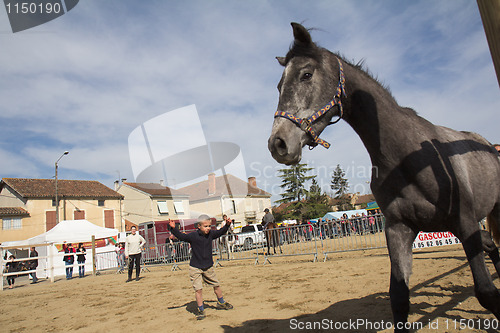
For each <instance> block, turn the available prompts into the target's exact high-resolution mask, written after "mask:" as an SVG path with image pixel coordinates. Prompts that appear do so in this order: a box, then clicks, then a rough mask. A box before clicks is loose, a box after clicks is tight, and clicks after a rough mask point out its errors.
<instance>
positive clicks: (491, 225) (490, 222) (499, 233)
mask: <svg viewBox="0 0 500 333" xmlns="http://www.w3.org/2000/svg"><path fill="white" fill-rule="evenodd" d="M498 222H499V221H498V220H497V219H496V217H495V216H494V215H493V214H492V213H490V214H488V216H487V217H486V225H487V228H488V231H489V232H490V234H491V237H492V238H493V240H494V241H495V243H496V244H500V229H499V226H498Z"/></svg>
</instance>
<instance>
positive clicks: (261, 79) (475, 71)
mask: <svg viewBox="0 0 500 333" xmlns="http://www.w3.org/2000/svg"><path fill="white" fill-rule="evenodd" d="M4 18H5V20H3V19H4ZM6 21H7V18H6V16H5V13H4V12H3V11H2V10H0V22H6ZM291 21H298V22H304V24H305V25H306V26H308V27H315V28H317V30H315V31H313V32H312V34H313V39H314V40H316V41H318V42H319V44H320V45H321V46H324V47H326V48H328V49H330V50H332V51H340V53H341V54H345V55H346V57H347V58H348V59H356V60H360V59H366V64H367V66H368V68H369V69H370V71H371V72H373V73H374V74H375V76H377V77H379V78H380V80H381V81H382V82H384V83H386V84H388V85H389V86H390V88H391V90H392V92H393V95H394V96H395V98H396V99H397V100H398V102H400V103H401V104H402V105H404V106H411V107H414V108H415V109H417V111H418V112H419V113H420V114H421V115H423V116H424V117H427V118H429V119H430V120H432V121H434V122H436V123H439V124H443V125H447V126H451V127H457V128H459V129H463V130H467V129H469V130H473V131H478V132H480V133H484V135H485V136H486V137H487V138H488V139H489V140H491V141H495V142H500V137H498V134H497V131H496V126H495V125H494V122H493V121H491V120H493V119H494V116H493V115H494V113H495V112H497V111H496V109H497V106H498V104H499V101H500V96H499V92H498V85H497V84H496V81H495V80H496V79H495V76H494V71H493V67H492V64H491V58H490V56H489V51H488V49H487V44H486V39H485V37H484V31H483V30H482V26H481V24H480V19H479V13H478V11H477V8H476V4H475V2H470V1H465V0H463V1H446V2H445V1H441V2H431V1H414V2H402V1H396V0H394V1H384V2H373V1H368V0H356V1H349V2H347V1H340V0H339V1H331V0H325V1H316V2H304V1H286V2H276V1H264V0H262V1H251V2H234V1H227V0H215V1H210V2H207V1H195V0H188V1H183V2H177V1H165V2H148V3H145V2H141V1H128V2H122V1H111V0H110V1H106V2H101V1H83V2H82V1H80V3H79V4H78V5H77V6H76V7H75V8H74V9H73V10H72V11H71V12H69V13H68V14H66V15H63V16H62V17H61V18H58V19H56V20H54V21H52V22H50V23H47V24H45V25H42V26H39V27H37V28H34V29H32V30H28V31H25V32H21V33H17V34H10V33H3V34H0V44H1V45H2V52H1V53H0V75H1V77H2V81H0V100H2V105H1V106H0V135H1V138H2V141H3V142H7V141H8V140H11V138H12V135H14V133H15V135H16V143H15V144H12V145H11V146H5V145H4V146H3V147H4V149H3V150H2V151H0V154H2V156H6V157H8V162H6V163H3V165H2V171H3V174H2V176H3V177H5V176H10V177H17V176H23V175H28V174H32V175H33V176H36V177H38V176H39V175H44V174H51V173H52V168H53V165H52V164H53V159H54V157H55V158H57V157H58V156H59V155H58V154H59V153H60V151H64V150H66V149H68V150H71V153H70V156H67V157H65V161H64V164H65V168H66V169H65V172H68V174H67V175H69V176H72V177H75V178H77V177H84V178H89V177H95V178H96V179H97V180H101V181H104V182H107V183H106V184H107V185H111V183H112V180H113V178H117V177H118V175H117V172H116V170H119V171H120V174H121V175H120V176H121V177H128V178H129V179H132V173H131V168H130V162H129V159H128V149H127V138H128V135H129V134H130V132H131V131H132V130H133V129H134V128H136V127H137V126H139V125H140V124H142V123H144V122H145V121H147V120H149V119H151V118H153V117H155V116H158V115H161V114H163V113H165V112H167V111H170V110H174V109H176V108H179V107H183V106H186V105H190V104H193V103H194V104H196V106H197V109H198V112H199V115H200V119H201V123H202V126H203V129H204V131H205V136H206V138H207V140H208V141H229V142H234V143H236V144H238V145H239V146H240V147H241V149H242V153H243V157H244V160H245V164H246V165H247V171H250V172H248V175H249V176H252V174H251V173H252V172H253V173H255V175H257V176H259V177H258V182H259V183H260V184H264V183H268V184H269V188H268V189H271V188H273V187H272V186H273V185H275V184H276V183H278V182H279V180H277V179H276V177H275V176H273V175H272V172H268V171H270V170H274V173H275V170H276V169H277V168H281V166H279V165H278V164H277V163H276V162H275V161H274V160H273V159H272V158H271V156H270V154H269V152H268V150H267V138H268V136H269V134H270V129H271V124H272V121H273V118H272V117H273V113H274V110H275V108H276V105H277V99H278V94H277V90H276V85H277V83H278V81H279V78H280V76H281V71H282V68H281V67H280V66H279V65H278V63H277V62H276V60H275V59H274V57H275V56H283V55H285V54H286V52H287V50H288V47H289V45H290V43H291V41H292V31H291V27H290V25H289V23H290V22H291ZM0 29H3V30H6V29H7V30H8V27H7V26H5V24H3V25H2V26H0ZM2 124H4V125H3V126H5V127H4V128H2ZM7 127H8V128H7ZM321 137H322V138H324V139H325V140H327V141H329V142H331V143H332V148H330V149H329V150H325V149H323V148H321V147H317V148H316V149H314V150H313V151H311V152H309V151H306V152H305V153H304V159H305V160H307V161H309V163H310V164H311V165H314V166H315V167H316V168H317V169H318V170H321V171H322V172H323V173H326V172H325V171H324V170H329V169H330V168H332V170H333V168H334V167H335V166H336V165H337V164H341V165H342V166H343V167H344V168H346V169H347V168H350V169H351V170H354V172H353V175H354V176H353V177H352V178H353V179H352V180H351V185H352V186H353V187H354V186H355V185H356V184H357V187H356V188H358V189H359V188H361V187H362V186H365V185H366V180H367V179H366V178H365V177H364V176H363V177H361V175H360V174H361V172H358V171H359V170H358V168H361V169H363V170H364V169H367V168H369V165H370V162H369V157H368V154H367V153H366V151H365V149H364V147H362V144H361V141H360V140H359V138H358V137H357V135H356V134H355V133H354V131H352V129H350V128H349V127H348V126H347V124H345V123H343V124H339V125H335V126H332V127H331V128H328V129H327V130H326V131H325V132H324V133H323V134H322V135H321ZM19 147H23V148H22V149H19ZM2 160H5V159H2ZM4 165H5V166H4ZM16 166H17V167H16ZM20 170H21V171H20ZM265 171H266V172H265ZM258 173H260V175H258ZM115 174H116V175H115ZM323 178H324V179H323V183H324V184H326V185H327V184H328V182H329V178H328V176H323Z"/></svg>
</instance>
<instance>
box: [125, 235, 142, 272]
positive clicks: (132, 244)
mask: <svg viewBox="0 0 500 333" xmlns="http://www.w3.org/2000/svg"><path fill="white" fill-rule="evenodd" d="M131 231H132V233H131V234H130V235H128V236H127V238H126V239H125V258H126V259H128V258H130V259H129V262H128V280H127V281H126V282H130V281H132V271H133V270H134V262H135V280H136V281H139V273H140V272H141V250H142V247H143V246H144V244H146V241H145V240H144V238H143V237H142V236H141V235H139V234H138V233H137V227H135V226H133V227H132V228H131Z"/></svg>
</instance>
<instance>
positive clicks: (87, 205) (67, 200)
mask: <svg viewBox="0 0 500 333" xmlns="http://www.w3.org/2000/svg"><path fill="white" fill-rule="evenodd" d="M57 187H58V191H57V192H58V198H59V220H60V221H62V220H81V219H85V220H88V221H90V222H92V223H94V224H95V225H97V226H100V227H106V228H116V229H118V230H119V231H124V230H123V223H122V217H121V203H122V200H123V196H122V195H121V194H119V193H117V192H115V191H113V190H112V189H110V188H109V187H106V186H105V185H103V184H101V183H99V182H97V181H89V180H65V179H59V180H58V181H57ZM0 220H1V222H2V229H1V231H0V242H5V241H16V240H23V239H27V238H30V237H33V236H36V235H39V234H41V233H44V232H46V231H48V230H50V229H52V228H53V227H54V226H55V225H56V200H55V180H54V179H26V178H3V179H2V181H1V182H0Z"/></svg>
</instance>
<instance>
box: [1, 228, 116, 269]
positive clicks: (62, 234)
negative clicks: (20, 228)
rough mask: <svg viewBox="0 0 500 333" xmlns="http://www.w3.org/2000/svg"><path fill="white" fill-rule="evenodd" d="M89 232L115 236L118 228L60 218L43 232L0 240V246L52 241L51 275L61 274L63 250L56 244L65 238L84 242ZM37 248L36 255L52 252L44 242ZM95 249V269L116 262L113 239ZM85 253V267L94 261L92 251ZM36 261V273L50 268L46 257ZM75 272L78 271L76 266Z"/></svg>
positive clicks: (17, 245) (88, 266)
mask: <svg viewBox="0 0 500 333" xmlns="http://www.w3.org/2000/svg"><path fill="white" fill-rule="evenodd" d="M92 236H95V239H101V238H105V239H106V238H108V237H118V230H116V229H111V228H103V227H99V226H97V225H95V224H93V223H91V222H89V221H87V220H68V221H61V222H59V223H58V224H57V225H56V226H55V227H53V228H52V229H50V230H49V231H47V232H45V233H43V234H40V235H38V236H35V237H31V238H28V239H26V240H22V241H13V242H3V243H2V244H1V245H0V248H1V247H3V248H7V247H11V248H12V247H16V248H28V247H30V246H31V245H40V244H52V245H49V247H52V253H53V258H52V259H53V263H54V275H55V276H58V275H63V274H64V272H65V265H64V263H63V261H62V258H63V256H64V253H63V252H58V250H57V248H56V246H55V244H62V243H63V242H65V241H66V242H67V243H86V242H90V241H91V240H92ZM36 249H37V251H38V253H39V256H41V257H46V256H48V255H49V253H51V252H50V251H48V248H47V247H46V246H40V247H38V246H37V247H36ZM96 252H97V254H98V255H100V258H96V260H97V265H98V266H99V267H98V269H106V268H112V267H116V266H117V262H116V258H115V257H116V255H115V253H114V245H113V244H112V243H108V242H107V241H106V246H104V247H99V248H96ZM88 254H89V253H87V260H86V262H85V267H86V270H87V271H88V270H89V269H91V268H92V264H93V257H92V255H90V256H89V255H88ZM107 254H110V255H107ZM2 256H3V253H2ZM38 263H39V266H38V268H37V276H41V277H44V276H47V272H46V271H45V269H46V268H47V269H48V268H49V260H48V259H40V260H38ZM76 272H78V268H77V267H76ZM77 274H78V273H77Z"/></svg>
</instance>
